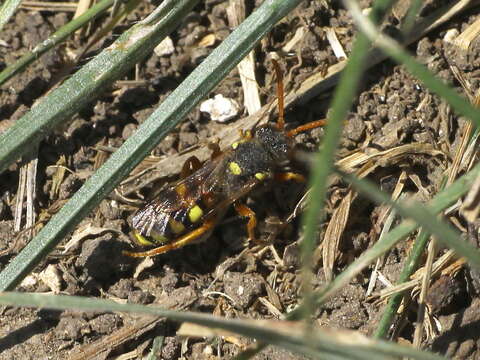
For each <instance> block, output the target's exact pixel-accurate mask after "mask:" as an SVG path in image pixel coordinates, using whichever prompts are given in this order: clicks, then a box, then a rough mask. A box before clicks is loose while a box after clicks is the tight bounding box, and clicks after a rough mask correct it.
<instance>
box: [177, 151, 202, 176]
mask: <svg viewBox="0 0 480 360" xmlns="http://www.w3.org/2000/svg"><path fill="white" fill-rule="evenodd" d="M201 167H202V162H201V161H200V160H198V158H197V157H196V156H191V157H189V158H188V159H187V161H185V163H184V164H183V166H182V171H181V172H180V179H185V178H186V177H187V176H190V175H192V174H193V173H194V172H195V171H197V170H198V169H200V168H201Z"/></svg>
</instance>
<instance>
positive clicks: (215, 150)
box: [208, 139, 222, 160]
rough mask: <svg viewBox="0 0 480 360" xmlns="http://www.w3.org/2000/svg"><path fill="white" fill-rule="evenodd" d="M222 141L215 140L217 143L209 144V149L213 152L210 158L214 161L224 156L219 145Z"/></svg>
mask: <svg viewBox="0 0 480 360" xmlns="http://www.w3.org/2000/svg"><path fill="white" fill-rule="evenodd" d="M219 142H220V140H218V139H215V141H213V142H211V143H209V144H208V148H209V149H210V150H212V155H210V158H211V159H212V160H213V159H215V158H217V157H219V156H220V155H222V151H221V150H220V145H219Z"/></svg>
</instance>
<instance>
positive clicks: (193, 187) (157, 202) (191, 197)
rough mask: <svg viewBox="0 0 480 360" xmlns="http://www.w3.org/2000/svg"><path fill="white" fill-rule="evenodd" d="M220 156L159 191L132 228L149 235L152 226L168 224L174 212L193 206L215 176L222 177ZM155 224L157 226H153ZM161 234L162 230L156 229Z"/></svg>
mask: <svg viewBox="0 0 480 360" xmlns="http://www.w3.org/2000/svg"><path fill="white" fill-rule="evenodd" d="M222 166H223V161H222V156H220V157H219V158H216V159H214V160H212V161H209V162H207V163H205V164H204V165H203V166H202V167H201V168H200V169H199V170H197V171H196V172H194V173H193V174H191V175H190V176H187V177H186V178H184V179H181V180H179V181H177V182H175V183H173V184H172V185H170V186H168V187H167V188H165V189H163V190H162V191H160V192H159V193H158V194H157V196H156V197H155V198H154V199H153V200H151V201H150V202H149V203H148V204H146V205H145V206H144V207H143V208H142V209H140V210H138V212H137V213H136V214H135V215H134V217H133V218H132V225H133V228H135V229H137V230H138V231H140V232H141V233H142V234H149V233H150V231H151V229H152V228H153V226H159V225H158V224H164V225H165V226H166V225H167V223H168V219H169V217H170V216H171V215H172V214H174V213H175V212H179V211H183V210H186V208H188V206H189V205H188V204H195V203H196V202H197V201H198V200H199V199H200V198H201V196H202V195H203V194H204V193H205V191H208V190H207V189H209V188H210V186H204V184H205V182H207V181H208V182H209V183H211V182H212V181H214V178H215V177H217V176H222V174H221V170H220V171H219V169H217V168H218V167H220V168H222ZM215 181H216V180H215ZM155 224H157V225H155ZM158 230H159V232H161V230H162V229H158Z"/></svg>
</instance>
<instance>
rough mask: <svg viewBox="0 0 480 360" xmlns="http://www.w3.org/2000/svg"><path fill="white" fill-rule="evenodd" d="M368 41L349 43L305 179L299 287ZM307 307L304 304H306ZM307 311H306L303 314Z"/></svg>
mask: <svg viewBox="0 0 480 360" xmlns="http://www.w3.org/2000/svg"><path fill="white" fill-rule="evenodd" d="M392 3H393V1H391V0H377V1H376V2H375V4H374V6H373V10H372V13H371V14H370V16H371V18H372V19H374V20H377V19H380V18H382V16H383V14H384V12H385V11H386V10H387V9H388V8H389V7H390V6H391V4H392ZM369 46H370V41H369V40H368V38H367V37H366V36H364V35H362V34H360V35H359V36H358V38H357V39H356V41H355V44H354V46H353V50H352V53H351V55H350V57H349V61H348V64H347V66H346V67H345V70H344V71H343V73H342V74H341V78H340V82H339V84H338V87H337V88H336V89H335V93H334V97H333V101H332V106H331V107H332V110H331V113H330V116H329V118H328V120H327V126H326V130H325V137H324V139H323V143H322V150H321V151H320V152H318V153H317V155H316V156H315V159H314V162H313V163H314V168H313V170H312V174H311V177H310V180H309V183H310V187H311V192H310V195H309V199H310V201H309V205H308V208H307V211H306V213H305V215H304V216H303V217H302V225H303V228H304V234H303V241H302V244H301V246H302V248H301V254H302V265H303V268H304V271H303V288H304V289H308V287H307V284H309V283H310V281H309V274H310V269H311V266H312V264H311V263H312V254H313V253H314V249H315V247H316V243H317V241H316V234H317V224H318V222H319V221H321V218H322V217H323V210H322V209H323V205H324V203H325V198H326V194H327V183H328V177H329V175H330V174H331V172H332V169H333V162H334V158H335V153H336V151H337V148H338V144H339V141H340V135H341V133H342V129H343V122H344V119H345V117H346V116H347V113H348V111H349V109H350V107H351V106H352V103H353V98H354V96H355V94H356V92H357V88H358V85H359V82H360V80H361V77H362V74H363V69H364V68H365V60H366V58H367V53H368V50H369ZM305 296H306V298H305V300H306V301H307V303H308V292H306V293H305ZM306 308H308V305H307V306H306ZM309 313H310V311H309V310H306V314H305V315H307V316H308V314H309Z"/></svg>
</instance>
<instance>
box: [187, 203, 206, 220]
mask: <svg viewBox="0 0 480 360" xmlns="http://www.w3.org/2000/svg"><path fill="white" fill-rule="evenodd" d="M202 216H203V210H202V208H201V207H200V206H198V205H195V206H194V207H192V208H191V209H190V210H189V211H188V218H189V219H190V221H191V222H192V223H196V222H197V221H198V220H200V219H201V218H202Z"/></svg>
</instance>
